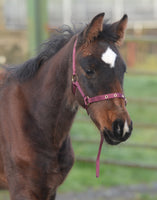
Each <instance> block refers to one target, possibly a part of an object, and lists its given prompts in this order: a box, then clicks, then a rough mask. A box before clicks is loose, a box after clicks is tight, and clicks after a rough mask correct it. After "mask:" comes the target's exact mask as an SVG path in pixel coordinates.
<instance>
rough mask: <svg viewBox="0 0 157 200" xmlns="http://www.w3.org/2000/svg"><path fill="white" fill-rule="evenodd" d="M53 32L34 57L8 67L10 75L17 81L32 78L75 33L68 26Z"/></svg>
mask: <svg viewBox="0 0 157 200" xmlns="http://www.w3.org/2000/svg"><path fill="white" fill-rule="evenodd" d="M55 32H56V33H55V34H54V35H53V36H52V37H51V38H50V39H49V40H48V41H46V42H45V43H43V44H42V45H41V46H40V47H41V49H40V52H39V54H38V55H37V56H36V57H34V58H32V59H30V60H28V61H26V62H25V63H23V64H21V65H18V66H12V67H8V68H7V70H8V71H9V72H10V76H11V77H14V78H16V79H17V80H19V81H25V80H27V79H29V78H32V77H33V76H34V75H35V74H36V72H37V71H38V70H39V69H40V66H41V65H42V64H43V63H44V62H46V61H47V60H49V59H50V58H51V57H53V56H54V55H55V54H56V53H57V52H58V51H59V50H60V49H61V48H62V47H63V46H64V45H65V44H66V43H67V42H68V41H69V40H70V39H71V37H72V36H73V35H74V34H75V33H74V32H73V31H72V29H71V28H70V27H69V26H63V27H62V28H59V29H57V30H55Z"/></svg>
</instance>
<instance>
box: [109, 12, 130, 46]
mask: <svg viewBox="0 0 157 200" xmlns="http://www.w3.org/2000/svg"><path fill="white" fill-rule="evenodd" d="M127 23H128V16H127V15H124V16H123V17H122V18H121V20H120V21H118V22H115V23H114V24H112V27H113V29H114V31H115V32H116V35H117V36H118V40H117V42H116V43H117V45H119V46H120V45H121V44H122V43H123V40H124V37H125V30H126V27H127Z"/></svg>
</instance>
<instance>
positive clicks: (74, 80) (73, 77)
mask: <svg viewBox="0 0 157 200" xmlns="http://www.w3.org/2000/svg"><path fill="white" fill-rule="evenodd" d="M77 81H78V76H77V75H76V74H73V75H72V82H77Z"/></svg>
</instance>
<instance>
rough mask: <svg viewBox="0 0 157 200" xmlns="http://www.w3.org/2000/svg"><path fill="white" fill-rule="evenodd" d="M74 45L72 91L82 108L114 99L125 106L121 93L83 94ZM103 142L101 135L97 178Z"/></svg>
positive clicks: (97, 170)
mask: <svg viewBox="0 0 157 200" xmlns="http://www.w3.org/2000/svg"><path fill="white" fill-rule="evenodd" d="M76 45H77V39H76V40H75V43H74V46H73V56H72V59H73V65H72V68H73V75H72V91H73V94H74V95H75V93H76V89H78V91H79V92H80V94H81V96H82V97H83V100H84V108H85V109H86V110H87V108H88V106H89V105H90V104H91V103H94V102H98V101H104V100H108V99H114V98H122V99H124V100H125V104H126V98H125V96H124V95H123V94H122V93H117V92H116V93H110V94H103V95H99V96H95V97H89V96H86V95H85V94H84V92H83V90H82V88H81V86H80V84H79V81H78V76H77V74H76V64H75V57H76ZM103 141H104V138H103V135H102V133H101V139H100V145H99V150H98V155H97V159H96V177H99V165H100V164H99V163H100V154H101V148H102V144H103Z"/></svg>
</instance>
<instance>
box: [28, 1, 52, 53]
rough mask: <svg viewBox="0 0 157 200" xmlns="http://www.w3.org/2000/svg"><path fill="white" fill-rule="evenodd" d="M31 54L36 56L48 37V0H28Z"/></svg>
mask: <svg viewBox="0 0 157 200" xmlns="http://www.w3.org/2000/svg"><path fill="white" fill-rule="evenodd" d="M27 2H28V40H29V53H30V55H31V56H34V55H35V53H36V51H37V50H38V49H39V45H40V44H41V43H42V42H43V41H44V40H45V39H46V38H47V37H48V28H47V27H48V25H47V23H48V14H47V0H44V1H43V0H27Z"/></svg>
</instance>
